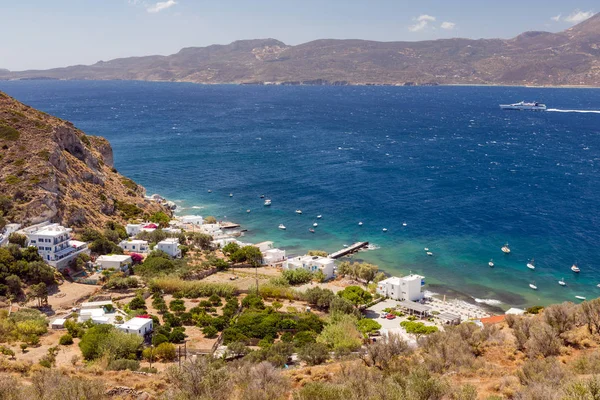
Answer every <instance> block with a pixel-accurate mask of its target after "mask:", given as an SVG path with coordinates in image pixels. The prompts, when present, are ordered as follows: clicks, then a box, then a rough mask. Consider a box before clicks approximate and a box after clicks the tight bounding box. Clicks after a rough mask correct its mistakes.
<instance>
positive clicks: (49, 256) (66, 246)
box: [23, 224, 90, 270]
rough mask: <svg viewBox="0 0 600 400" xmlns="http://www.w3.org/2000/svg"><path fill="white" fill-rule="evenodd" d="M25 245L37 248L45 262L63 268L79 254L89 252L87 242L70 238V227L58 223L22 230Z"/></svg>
mask: <svg viewBox="0 0 600 400" xmlns="http://www.w3.org/2000/svg"><path fill="white" fill-rule="evenodd" d="M23 232H24V233H25V235H26V236H27V245H28V246H33V247H36V248H37V249H38V253H39V254H40V256H41V257H42V258H43V259H44V261H45V262H47V263H48V264H50V265H51V266H53V267H54V268H56V269H59V270H61V269H64V268H65V267H67V266H68V265H69V263H70V262H71V261H72V260H73V259H75V258H76V257H77V256H78V255H79V254H81V253H86V254H89V252H90V251H89V249H88V247H87V243H84V242H80V241H77V240H71V229H70V228H65V227H64V226H62V225H59V224H48V225H37V226H34V227H30V228H25V229H24V230H23Z"/></svg>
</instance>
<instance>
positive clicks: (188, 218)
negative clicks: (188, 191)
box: [181, 215, 204, 225]
mask: <svg viewBox="0 0 600 400" xmlns="http://www.w3.org/2000/svg"><path fill="white" fill-rule="evenodd" d="M181 222H182V223H183V224H190V225H202V224H204V219H203V218H202V216H201V215H184V216H182V217H181Z"/></svg>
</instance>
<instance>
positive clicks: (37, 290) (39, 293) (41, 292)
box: [29, 282, 48, 307]
mask: <svg viewBox="0 0 600 400" xmlns="http://www.w3.org/2000/svg"><path fill="white" fill-rule="evenodd" d="M29 290H30V296H31V297H32V298H34V299H37V302H38V307H41V306H42V305H43V304H47V303H48V287H47V286H46V284H45V283H44V282H40V283H38V284H37V285H31V286H30V287H29Z"/></svg>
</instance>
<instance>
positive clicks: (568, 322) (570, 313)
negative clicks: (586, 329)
mask: <svg viewBox="0 0 600 400" xmlns="http://www.w3.org/2000/svg"><path fill="white" fill-rule="evenodd" d="M579 309H580V307H578V306H576V305H575V304H573V303H569V302H564V303H562V304H554V305H551V306H549V307H546V308H545V309H544V312H543V317H544V321H545V322H546V323H547V324H548V325H550V326H551V327H552V328H554V330H556V332H557V333H558V335H562V334H563V333H565V332H567V331H569V330H571V329H573V328H574V327H575V324H576V323H577V319H578V311H579Z"/></svg>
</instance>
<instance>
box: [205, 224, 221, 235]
mask: <svg viewBox="0 0 600 400" xmlns="http://www.w3.org/2000/svg"><path fill="white" fill-rule="evenodd" d="M200 232H202V233H206V234H207V235H211V236H213V237H215V236H219V235H222V234H223V231H222V230H221V225H219V224H203V225H202V226H201V227H200Z"/></svg>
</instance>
